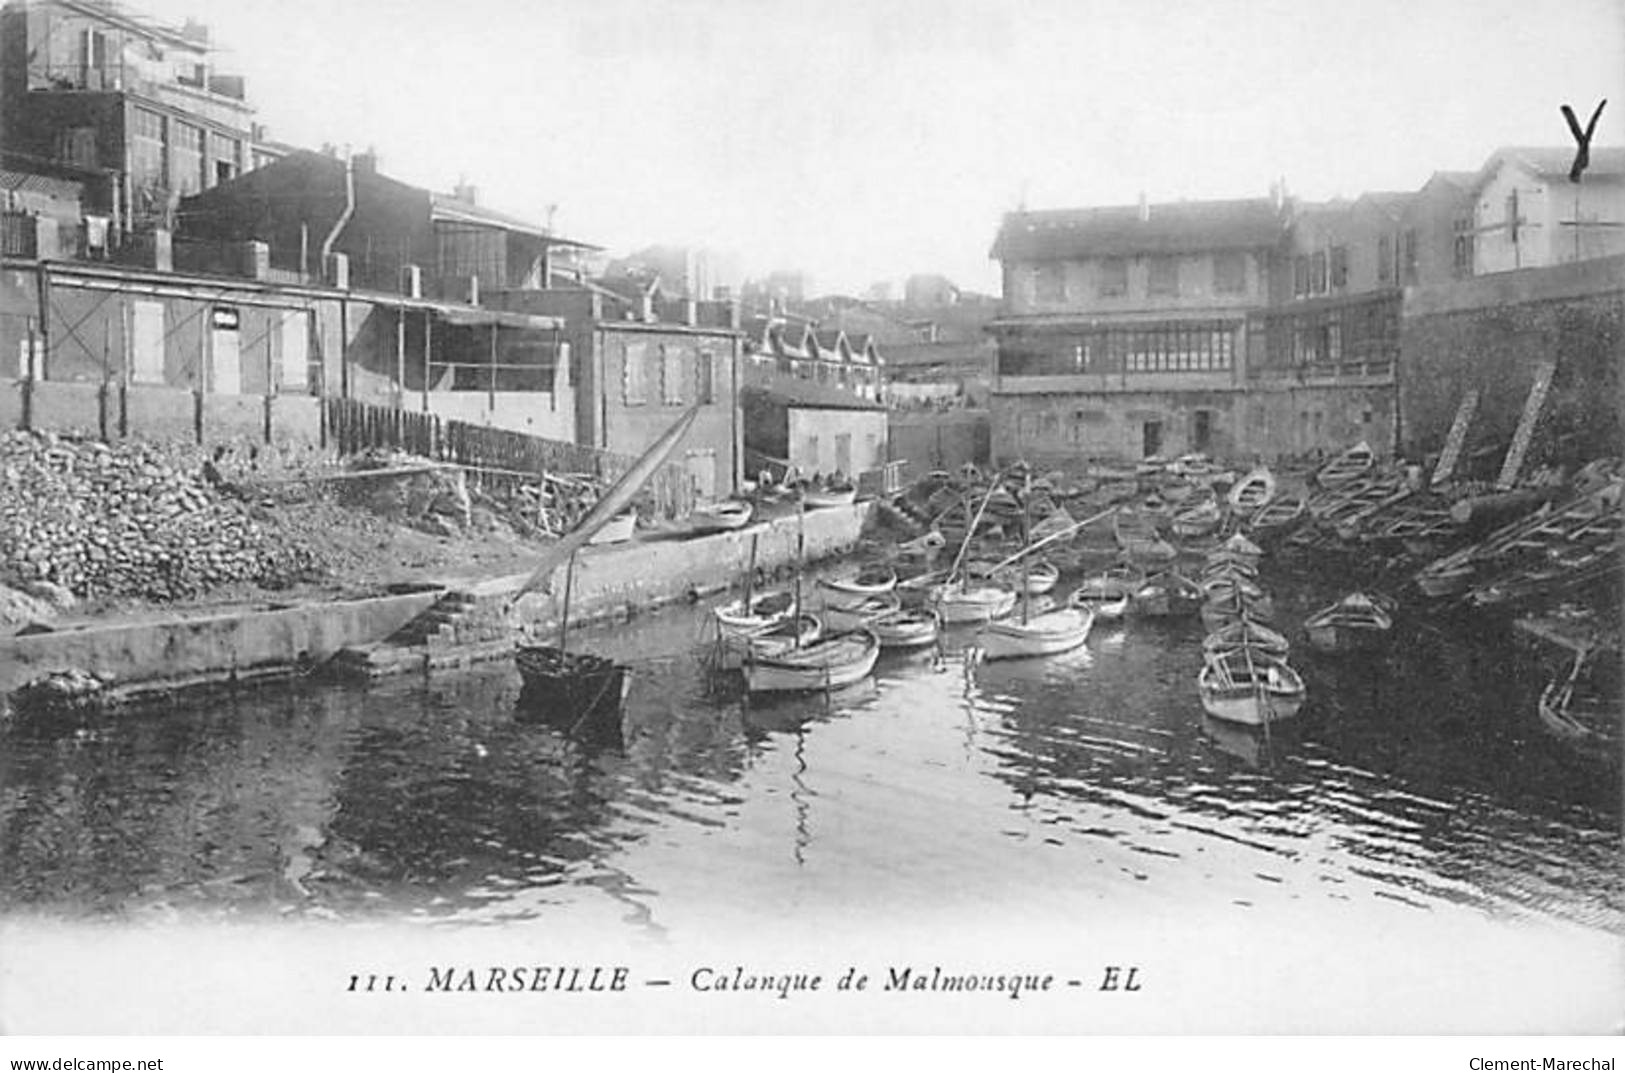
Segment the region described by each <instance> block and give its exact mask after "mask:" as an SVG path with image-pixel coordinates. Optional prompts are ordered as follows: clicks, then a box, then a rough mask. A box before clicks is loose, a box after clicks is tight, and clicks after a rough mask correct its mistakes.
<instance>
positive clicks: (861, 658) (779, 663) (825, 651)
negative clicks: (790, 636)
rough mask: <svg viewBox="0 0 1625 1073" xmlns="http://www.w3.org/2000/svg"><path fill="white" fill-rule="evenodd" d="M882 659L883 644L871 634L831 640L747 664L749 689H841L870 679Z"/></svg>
mask: <svg viewBox="0 0 1625 1073" xmlns="http://www.w3.org/2000/svg"><path fill="white" fill-rule="evenodd" d="M879 656H880V640H879V639H878V638H877V637H875V635H874V634H872V633H869V632H867V631H865V632H862V633H856V634H845V635H842V636H839V637H830V638H827V639H825V640H822V641H817V642H814V643H813V644H811V645H808V646H806V647H805V648H799V649H796V650H794V651H792V652H788V653H785V654H784V655H781V656H775V657H771V658H766V659H752V660H749V661H747V662H746V664H745V667H744V672H745V686H746V688H747V689H749V690H750V691H751V692H752V693H796V692H808V691H825V690H830V689H839V688H840V687H841V686H848V685H851V684H853V683H854V682H860V681H862V680H863V679H865V678H867V677H868V676H869V673H870V672H871V671H873V670H874V669H875V660H876V659H877V658H879Z"/></svg>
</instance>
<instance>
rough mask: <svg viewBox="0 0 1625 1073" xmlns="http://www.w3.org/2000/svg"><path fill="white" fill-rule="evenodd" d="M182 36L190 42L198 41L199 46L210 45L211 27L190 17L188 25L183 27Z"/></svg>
mask: <svg viewBox="0 0 1625 1073" xmlns="http://www.w3.org/2000/svg"><path fill="white" fill-rule="evenodd" d="M181 36H182V37H183V38H185V39H186V40H188V41H196V42H197V43H198V44H201V45H206V44H208V43H209V27H208V26H207V25H206V24H205V23H201V22H199V21H198V20H196V19H194V18H190V17H188V18H187V20H186V24H185V25H184V26H182V27H181Z"/></svg>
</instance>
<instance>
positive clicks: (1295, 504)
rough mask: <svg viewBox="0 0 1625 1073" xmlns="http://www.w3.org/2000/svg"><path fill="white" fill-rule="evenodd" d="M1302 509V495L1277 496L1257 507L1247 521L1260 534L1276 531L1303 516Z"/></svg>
mask: <svg viewBox="0 0 1625 1073" xmlns="http://www.w3.org/2000/svg"><path fill="white" fill-rule="evenodd" d="M1303 511H1304V499H1303V497H1302V496H1300V495H1283V496H1277V497H1276V498H1274V499H1271V500H1270V501H1269V502H1268V503H1266V504H1264V505H1263V506H1262V507H1260V508H1258V511H1257V512H1256V513H1255V514H1254V515H1253V516H1252V520H1251V521H1250V522H1249V527H1250V528H1251V529H1252V531H1253V532H1254V533H1256V534H1258V535H1260V536H1264V535H1269V534H1274V533H1278V532H1281V531H1282V530H1284V529H1286V528H1287V527H1288V526H1290V525H1292V524H1293V523H1294V522H1296V521H1297V520H1298V519H1299V518H1301V517H1303Z"/></svg>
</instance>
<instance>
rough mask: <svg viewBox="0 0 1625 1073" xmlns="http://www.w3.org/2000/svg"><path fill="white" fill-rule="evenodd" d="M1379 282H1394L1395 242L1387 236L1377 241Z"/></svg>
mask: <svg viewBox="0 0 1625 1073" xmlns="http://www.w3.org/2000/svg"><path fill="white" fill-rule="evenodd" d="M1377 282H1378V283H1393V282H1394V240H1393V239H1392V238H1390V237H1388V236H1387V235H1383V236H1382V237H1381V238H1379V239H1377Z"/></svg>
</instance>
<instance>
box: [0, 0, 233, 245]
mask: <svg viewBox="0 0 1625 1073" xmlns="http://www.w3.org/2000/svg"><path fill="white" fill-rule="evenodd" d="M253 114H254V110H253V107H252V106H251V105H250V104H249V102H248V100H247V96H246V93H245V90H244V85H243V79H242V78H241V77H240V76H238V75H233V74H228V73H226V72H224V71H222V70H220V69H219V68H218V66H217V61H216V56H215V52H214V50H213V49H212V48H211V46H210V42H209V32H208V28H207V27H205V26H203V25H201V24H199V23H196V22H191V21H188V22H187V23H186V25H185V26H183V27H180V28H174V27H168V26H164V25H162V24H160V23H157V22H154V21H152V20H149V19H146V18H143V17H140V16H138V15H135V14H133V13H131V12H129V11H127V10H125V9H124V8H122V7H120V6H119V5H117V4H113V3H107V2H99V0H12V2H10V3H8V4H6V6H5V8H4V9H0V145H3V146H4V150H5V155H6V157H7V158H8V159H9V160H11V161H12V163H13V166H18V165H19V164H22V163H25V162H26V164H27V166H29V167H30V168H33V169H49V170H51V171H53V172H56V173H59V174H62V175H65V176H67V177H72V178H78V179H81V180H82V181H83V182H84V183H85V208H86V210H87V212H88V213H89V214H90V215H88V216H87V217H86V226H85V230H84V233H83V234H82V235H81V236H80V237H79V241H81V242H82V243H84V244H86V245H87V246H88V247H90V248H91V249H92V250H105V249H108V248H109V247H116V246H117V245H118V244H119V243H120V241H121V240H122V238H123V236H126V235H129V234H132V233H136V232H139V231H143V230H146V229H150V228H153V227H158V228H165V229H167V228H170V227H172V226H173V223H174V218H175V214H176V210H177V207H178V205H179V202H180V199H181V198H183V197H186V196H188V195H191V194H196V193H198V192H200V191H203V190H207V189H209V188H211V187H213V186H216V185H218V184H219V183H222V182H226V181H229V180H231V179H233V178H235V177H237V176H238V175H240V174H242V173H243V172H244V171H246V170H248V168H249V167H251V166H252V159H253V143H254V138H255V134H256V130H255V127H254V124H253Z"/></svg>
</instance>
